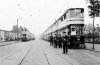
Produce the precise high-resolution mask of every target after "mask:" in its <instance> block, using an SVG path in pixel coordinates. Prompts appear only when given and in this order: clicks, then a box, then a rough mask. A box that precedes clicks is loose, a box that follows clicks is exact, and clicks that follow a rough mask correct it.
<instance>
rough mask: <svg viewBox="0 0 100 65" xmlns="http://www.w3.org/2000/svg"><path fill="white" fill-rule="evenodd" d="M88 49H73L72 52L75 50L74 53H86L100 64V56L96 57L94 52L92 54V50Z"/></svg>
mask: <svg viewBox="0 0 100 65" xmlns="http://www.w3.org/2000/svg"><path fill="white" fill-rule="evenodd" d="M88 51H89V52H88ZM88 51H87V50H84V51H83V50H72V51H71V52H74V53H78V52H80V53H81V54H83V55H86V56H87V57H88V58H90V59H91V60H93V61H94V62H96V63H98V64H100V57H96V56H95V55H94V54H90V50H88ZM93 52H95V51H93ZM98 53H99V52H98Z"/></svg>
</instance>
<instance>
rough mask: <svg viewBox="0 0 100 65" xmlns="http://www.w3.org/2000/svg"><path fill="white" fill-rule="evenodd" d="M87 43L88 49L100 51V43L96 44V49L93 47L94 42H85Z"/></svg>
mask: <svg viewBox="0 0 100 65" xmlns="http://www.w3.org/2000/svg"><path fill="white" fill-rule="evenodd" d="M85 45H86V49H87V50H91V51H96V52H100V44H94V50H93V49H92V48H93V44H92V43H85Z"/></svg>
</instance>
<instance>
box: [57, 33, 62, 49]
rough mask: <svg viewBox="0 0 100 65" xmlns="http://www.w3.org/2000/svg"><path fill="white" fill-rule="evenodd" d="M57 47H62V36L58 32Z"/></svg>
mask: <svg viewBox="0 0 100 65" xmlns="http://www.w3.org/2000/svg"><path fill="white" fill-rule="evenodd" d="M58 47H59V48H62V37H61V35H60V34H59V37H58Z"/></svg>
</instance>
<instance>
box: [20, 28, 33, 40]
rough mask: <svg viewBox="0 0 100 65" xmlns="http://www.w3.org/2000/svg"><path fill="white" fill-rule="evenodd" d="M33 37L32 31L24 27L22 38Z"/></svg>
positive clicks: (29, 38) (28, 38)
mask: <svg viewBox="0 0 100 65" xmlns="http://www.w3.org/2000/svg"><path fill="white" fill-rule="evenodd" d="M31 39H32V35H31V33H30V32H29V31H28V30H27V29H26V28H24V29H23V31H22V32H21V40H22V41H29V40H31Z"/></svg>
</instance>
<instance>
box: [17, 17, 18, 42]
mask: <svg viewBox="0 0 100 65" xmlns="http://www.w3.org/2000/svg"><path fill="white" fill-rule="evenodd" d="M17 42H18V18H17Z"/></svg>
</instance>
